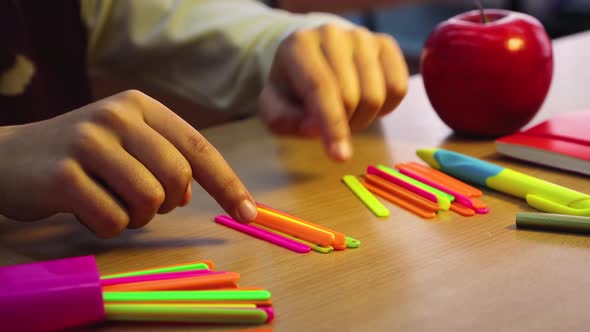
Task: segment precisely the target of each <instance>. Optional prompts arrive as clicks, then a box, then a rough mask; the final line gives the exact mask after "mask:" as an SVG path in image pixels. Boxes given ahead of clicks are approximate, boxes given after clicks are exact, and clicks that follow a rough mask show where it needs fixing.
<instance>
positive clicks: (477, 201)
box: [471, 197, 488, 209]
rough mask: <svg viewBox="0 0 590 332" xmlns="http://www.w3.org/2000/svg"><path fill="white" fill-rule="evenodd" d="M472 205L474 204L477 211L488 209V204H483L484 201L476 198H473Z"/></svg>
mask: <svg viewBox="0 0 590 332" xmlns="http://www.w3.org/2000/svg"><path fill="white" fill-rule="evenodd" d="M471 204H473V207H474V208H476V209H485V208H487V207H488V206H487V205H486V203H484V202H482V200H480V199H477V198H475V197H473V198H471Z"/></svg>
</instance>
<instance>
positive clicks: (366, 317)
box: [0, 33, 590, 331]
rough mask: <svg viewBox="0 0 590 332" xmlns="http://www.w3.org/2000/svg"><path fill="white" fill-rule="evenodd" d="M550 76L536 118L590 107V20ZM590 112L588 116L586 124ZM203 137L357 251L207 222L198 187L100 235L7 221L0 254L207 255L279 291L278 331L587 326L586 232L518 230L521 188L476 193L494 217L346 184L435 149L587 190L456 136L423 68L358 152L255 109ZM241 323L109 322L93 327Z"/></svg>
mask: <svg viewBox="0 0 590 332" xmlns="http://www.w3.org/2000/svg"><path fill="white" fill-rule="evenodd" d="M555 57H556V68H555V78H554V84H553V86H552V90H551V92H550V95H549V97H548V99H547V101H546V103H545V106H544V108H543V110H542V111H541V112H540V113H539V115H538V117H537V118H536V119H535V120H534V122H535V123H536V122H538V121H540V120H542V119H544V118H546V117H547V116H548V115H550V114H552V113H556V112H561V111H570V110H575V109H580V108H584V107H590V99H589V98H588V97H587V96H588V91H589V90H588V82H590V62H589V61H590V60H589V59H590V33H587V34H583V35H577V36H572V37H569V38H566V39H563V40H559V41H557V42H555ZM589 125H590V124H589ZM205 133H206V136H207V137H209V138H210V139H211V141H212V142H213V143H214V144H215V145H216V146H217V147H218V148H219V149H220V150H221V152H222V153H223V154H224V155H225V156H226V158H227V159H228V160H229V162H230V163H231V164H232V165H233V167H234V168H235V169H236V171H237V172H238V173H239V175H240V176H241V177H242V179H243V180H244V181H245V183H246V184H247V185H248V186H249V188H250V190H251V191H252V193H253V194H254V195H255V197H256V199H257V200H258V201H260V202H264V203H266V204H268V205H270V206H273V207H275V208H277V209H281V210H284V211H288V212H291V213H293V214H295V215H298V216H301V217H303V218H308V219H310V220H312V221H315V222H318V223H321V224H323V225H326V226H328V227H331V228H333V229H335V230H338V231H341V232H343V233H346V234H349V235H351V236H354V237H356V238H358V239H360V240H361V241H362V246H361V247H360V248H359V249H357V250H347V251H343V252H335V253H332V254H328V255H322V254H318V253H310V254H307V255H299V254H295V253H291V252H289V251H286V250H284V249H282V248H279V247H276V246H273V245H270V244H267V243H265V242H262V241H259V240H255V239H252V238H250V237H248V236H245V235H242V234H240V233H237V232H235V231H233V230H230V229H227V228H225V227H222V226H219V225H216V224H214V223H213V222H212V218H213V217H214V216H215V215H216V214H217V213H219V212H221V211H220V209H219V208H218V207H217V206H216V205H215V204H214V202H213V200H212V199H211V198H210V197H208V196H207V195H205V194H204V193H203V192H202V190H201V189H200V187H198V186H196V185H195V186H194V189H193V190H194V193H195V194H194V199H193V202H192V203H191V204H190V205H189V206H188V207H186V208H183V209H180V210H178V211H175V212H173V213H171V214H169V215H165V216H159V217H157V219H156V220H154V221H153V222H152V223H151V224H150V225H149V226H148V227H146V228H144V229H142V230H137V231H128V232H126V233H125V234H123V235H122V236H120V237H118V238H115V239H112V240H108V241H103V240H99V239H95V238H93V237H92V236H91V235H90V234H89V233H88V232H87V231H86V230H85V229H84V228H83V227H81V226H79V225H78V224H77V223H76V222H75V221H74V220H73V219H72V218H70V217H68V216H56V217H54V218H51V219H50V220H48V221H47V222H38V223H28V224H27V223H14V222H11V221H6V220H2V221H0V265H6V264H14V263H21V262H28V261H35V260H45V259H54V258H60V257H68V256H75V255H83V254H94V255H96V257H97V260H98V264H99V267H100V269H101V271H102V272H103V273H109V272H116V271H122V270H128V269H135V268H141V267H150V266H155V265H159V264H171V263H179V262H184V261H191V260H196V259H201V258H208V259H212V260H213V261H215V262H216V263H217V265H218V268H219V269H220V270H231V271H237V272H240V273H242V282H241V284H242V285H244V286H263V287H265V288H267V289H269V290H270V291H271V292H272V294H273V300H274V304H275V308H276V312H277V314H278V315H277V318H276V321H275V323H274V324H273V325H272V326H271V327H272V328H274V329H275V330H277V331H320V330H322V331H394V330H401V331H435V330H436V331H439V330H440V331H447V330H450V331H473V330H478V331H525V330H536V331H555V330H587V329H588V326H589V325H590V315H588V308H589V307H590V278H589V277H588V271H589V266H590V237H587V236H580V235H568V234H555V233H546V232H534V231H522V230H516V229H515V226H514V216H515V213H516V212H518V211H532V209H531V208H529V207H528V206H527V205H526V203H525V202H524V201H522V200H519V199H515V198H512V197H509V196H506V195H503V194H500V193H494V192H490V191H487V190H486V191H485V194H484V200H485V201H486V202H487V203H488V204H489V206H490V207H491V213H490V214H489V215H479V216H475V217H472V218H464V217H459V216H458V215H456V214H454V213H450V212H444V213H440V215H439V216H438V217H437V219H436V220H434V221H426V220H422V219H420V218H417V217H416V216H414V215H413V214H410V213H408V212H406V211H405V210H402V209H400V208H398V207H396V206H393V205H391V204H387V206H389V207H390V209H391V212H392V213H391V216H390V217H389V218H386V219H384V220H379V219H377V218H376V217H374V216H373V215H372V214H371V213H370V212H369V211H368V210H367V209H366V208H365V207H364V206H363V205H362V204H361V203H360V202H359V201H358V200H357V199H356V198H355V197H354V196H353V195H352V194H351V193H350V192H349V191H348V189H347V188H345V187H344V185H343V184H342V183H341V182H340V178H341V176H342V175H344V174H347V173H352V174H360V173H362V172H364V170H365V168H366V166H367V165H368V164H372V163H385V164H393V163H396V162H402V161H411V160H418V159H417V157H415V155H414V152H415V150H416V149H417V148H419V147H434V146H440V147H444V148H448V149H453V150H457V151H460V152H463V153H467V154H470V155H473V156H476V157H481V158H485V159H486V160H490V161H493V162H497V163H499V164H501V165H505V166H509V167H512V168H514V169H516V170H520V171H523V172H526V173H529V174H531V175H534V176H539V177H541V178H544V179H547V180H549V181H554V182H558V183H560V184H562V185H565V186H569V187H571V188H573V189H577V190H581V191H585V192H590V179H589V178H587V177H583V176H577V175H573V174H570V173H564V172H559V171H556V170H553V169H549V168H544V167H540V166H535V165H531V164H525V163H520V162H516V161H514V160H509V159H506V158H502V157H500V156H498V155H496V154H495V153H494V145H493V142H492V141H469V140H465V139H460V138H456V137H454V136H453V135H451V132H450V130H449V129H447V128H446V127H445V126H444V125H443V124H442V123H441V122H440V121H439V120H438V118H437V117H436V115H435V114H434V112H433V111H432V109H431V107H430V105H429V103H428V100H427V98H426V96H425V94H424V92H423V87H422V82H421V81H420V78H419V77H414V78H413V79H412V82H411V88H410V93H409V96H408V97H407V99H406V100H405V102H404V103H403V105H402V106H401V107H400V109H399V110H398V111H397V112H395V113H393V114H392V115H390V116H388V117H387V118H385V119H384V120H383V121H382V122H381V123H380V124H378V125H376V126H375V127H374V128H373V129H372V130H370V131H368V132H366V133H364V134H361V135H358V136H356V138H355V141H354V144H355V148H356V154H355V158H354V160H353V161H352V162H349V163H346V164H334V163H332V162H330V161H329V160H327V158H325V157H324V154H323V151H322V149H321V148H320V144H318V143H317V142H308V141H300V140H296V139H278V138H273V137H271V136H269V135H268V134H267V133H266V132H265V131H264V130H263V128H262V127H261V125H260V123H259V122H258V121H257V120H248V121H245V122H241V123H235V124H230V125H226V126H222V127H218V128H213V129H210V130H208V131H206V132H205ZM192 329H194V330H231V331H236V330H239V328H223V327H216V328H212V327H206V328H202V327H201V328H199V327H192V326H189V327H187V326H180V327H179V326H176V327H174V326H167V325H162V326H157V325H156V326H140V325H133V324H132V325H117V324H106V325H102V326H99V327H97V328H93V329H90V330H97V331H146V330H154V331H156V330H158V331H159V330H161V331H164V330H166V331H174V330H192Z"/></svg>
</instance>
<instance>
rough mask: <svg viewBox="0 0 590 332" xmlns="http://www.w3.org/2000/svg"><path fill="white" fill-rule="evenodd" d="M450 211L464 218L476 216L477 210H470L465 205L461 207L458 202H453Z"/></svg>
mask: <svg viewBox="0 0 590 332" xmlns="http://www.w3.org/2000/svg"><path fill="white" fill-rule="evenodd" d="M449 210H451V211H454V212H457V213H458V214H460V215H462V216H464V217H471V216H474V215H475V210H473V209H471V208H468V207H466V206H465V205H461V204H459V203H457V202H452V203H451V207H450V208H449Z"/></svg>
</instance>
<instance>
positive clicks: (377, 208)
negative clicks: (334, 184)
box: [342, 175, 389, 217]
mask: <svg viewBox="0 0 590 332" xmlns="http://www.w3.org/2000/svg"><path fill="white" fill-rule="evenodd" d="M342 181H343V182H344V184H346V186H347V187H348V188H349V189H350V190H351V191H352V192H353V193H354V194H355V195H356V196H357V197H358V198H359V199H360V200H361V201H362V202H363V203H364V204H365V205H366V206H367V207H368V208H369V210H371V212H373V213H374V214H375V215H376V216H377V217H387V216H389V210H388V209H387V208H386V207H385V206H383V204H381V202H379V201H378V200H377V198H375V196H373V194H371V192H370V191H368V190H367V188H365V187H363V185H362V184H361V183H360V182H359V180H358V179H357V178H356V177H355V176H354V175H345V176H344V177H342Z"/></svg>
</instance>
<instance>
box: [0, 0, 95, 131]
mask: <svg viewBox="0 0 590 332" xmlns="http://www.w3.org/2000/svg"><path fill="white" fill-rule="evenodd" d="M86 48H87V40H86V29H85V27H84V25H83V23H82V21H81V16H80V4H79V2H78V0H57V1H52V0H0V76H1V75H2V73H4V72H5V71H6V70H8V69H9V68H11V67H12V66H13V65H14V63H15V59H16V55H17V54H20V55H23V56H25V57H26V58H28V59H29V60H30V61H31V62H32V63H33V64H34V66H35V73H34V76H33V77H32V80H31V82H30V83H29V84H28V85H27V86H26V89H25V90H24V92H23V94H21V95H16V96H7V95H3V94H2V93H1V91H0V126H3V125H10V124H22V123H28V122H34V121H39V120H44V119H48V118H52V117H54V116H56V115H59V114H62V113H65V112H68V111H71V110H73V109H75V108H78V107H80V106H82V105H85V104H88V103H89V102H90V90H89V84H88V78H87V72H86V70H87V69H86Z"/></svg>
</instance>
